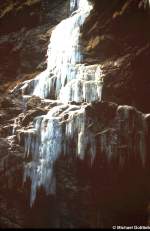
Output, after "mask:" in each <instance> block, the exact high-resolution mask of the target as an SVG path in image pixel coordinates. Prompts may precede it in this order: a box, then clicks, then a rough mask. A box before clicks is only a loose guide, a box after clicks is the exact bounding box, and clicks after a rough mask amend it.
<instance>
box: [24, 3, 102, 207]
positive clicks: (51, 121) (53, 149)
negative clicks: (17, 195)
mask: <svg viewBox="0 0 150 231" xmlns="http://www.w3.org/2000/svg"><path fill="white" fill-rule="evenodd" d="M92 8H93V7H92V5H91V4H90V3H89V1H88V0H70V17H69V18H67V19H65V20H63V21H62V22H61V23H60V24H58V25H57V26H56V27H55V29H54V30H53V32H52V35H51V39H50V43H49V46H48V52H47V55H48V60H47V69H46V70H45V71H44V72H42V73H41V74H40V75H38V76H37V77H36V78H35V79H33V80H31V81H27V82H25V83H24V85H23V86H22V87H21V89H22V92H23V93H24V92H25V91H26V92H28V95H30V96H32V95H35V96H39V97H40V98H43V99H49V100H50V101H55V102H56V106H54V107H51V109H49V112H48V113H47V115H45V116H39V117H36V118H34V121H33V126H32V128H30V129H28V130H26V131H25V135H24V136H25V153H26V157H28V156H29V155H30V156H31V157H32V158H29V160H30V161H29V162H28V163H27V164H26V166H25V175H24V181H26V179H27V177H29V178H30V179H31V202H30V203H31V206H32V204H33V203H34V201H35V198H36V192H37V189H38V188H39V187H41V186H42V187H44V188H45V191H46V192H47V193H48V194H49V193H55V175H54V172H53V165H54V163H55V161H56V159H57V158H58V157H59V156H60V155H61V154H64V155H67V154H68V155H70V154H72V153H74V154H75V155H77V156H79V158H81V159H83V158H84V156H85V153H86V152H87V150H88V154H90V155H91V157H92V158H94V156H95V139H94V136H93V135H92V134H90V133H89V132H88V129H87V128H88V126H89V121H88V119H87V117H86V113H85V108H86V106H87V104H88V103H90V102H92V101H95V100H100V99H101V88H102V82H101V77H102V73H101V69H100V66H99V65H97V64H95V65H90V66H86V65H84V64H81V62H82V54H81V52H80V28H81V27H82V25H83V23H84V21H85V19H86V18H87V17H88V16H89V14H90V12H91V10H92ZM31 85H32V87H31ZM31 89H32V90H31ZM24 94H25V93H24ZM58 102H59V103H58ZM69 102H72V104H71V103H69ZM73 102H78V103H80V104H79V105H73ZM72 141H73V142H72ZM92 158H91V159H92Z"/></svg>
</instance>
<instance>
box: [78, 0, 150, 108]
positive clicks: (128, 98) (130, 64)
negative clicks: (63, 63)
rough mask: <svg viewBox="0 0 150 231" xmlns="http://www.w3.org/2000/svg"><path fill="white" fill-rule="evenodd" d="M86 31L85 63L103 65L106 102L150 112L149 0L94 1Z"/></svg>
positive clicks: (84, 32) (84, 41)
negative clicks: (149, 99) (149, 97)
mask: <svg viewBox="0 0 150 231" xmlns="http://www.w3.org/2000/svg"><path fill="white" fill-rule="evenodd" d="M93 2H94V3H95V9H94V11H93V13H92V14H91V16H90V17H89V18H88V20H87V22H86V23H85V27H84V28H83V40H82V41H83V51H84V54H85V59H84V61H85V62H87V63H93V62H98V63H102V64H103V70H104V73H105V74H106V77H105V79H104V88H103V99H104V100H108V101H114V102H117V103H119V104H129V105H133V106H136V107H137V108H139V109H140V110H142V111H143V112H149V111H150V106H149V103H148V100H147V96H148V93H149V86H150V78H149V73H150V68H149V58H148V57H149V56H150V31H149V30H148V28H149V24H150V10H149V4H148V1H143V0H142V1H141V0H136V1H135V0H128V1H127V0H126V1H118V0H114V1H109V0H108V1H107V0H106V1H103V0H102V1H96V0H95V1H93Z"/></svg>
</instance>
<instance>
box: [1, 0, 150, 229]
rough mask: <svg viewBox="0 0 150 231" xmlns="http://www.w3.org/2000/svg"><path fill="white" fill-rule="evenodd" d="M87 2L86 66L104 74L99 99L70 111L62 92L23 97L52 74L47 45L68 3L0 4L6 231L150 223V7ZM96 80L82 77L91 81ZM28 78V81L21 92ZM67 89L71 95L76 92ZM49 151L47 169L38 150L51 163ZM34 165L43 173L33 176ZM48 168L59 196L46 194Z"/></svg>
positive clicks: (141, 2)
mask: <svg viewBox="0 0 150 231" xmlns="http://www.w3.org/2000/svg"><path fill="white" fill-rule="evenodd" d="M81 1H82V0H81ZM91 2H92V3H93V4H94V9H93V10H92V12H91V14H90V16H89V17H87V19H86V21H85V23H84V25H83V27H82V30H81V38H80V46H81V47H82V53H83V60H82V62H83V64H86V65H85V66H84V68H85V69H87V68H88V66H90V68H91V67H93V64H96V67H98V66H99V65H100V66H101V68H102V72H103V81H104V83H103V91H102V101H98V97H96V98H95V100H93V98H92V96H91V95H90V94H88V95H87V97H85V98H84V100H85V101H88V103H87V102H82V100H76V98H75V97H74V95H75V94H73V93H72V95H71V98H70V102H67V105H66V106H65V107H64V104H63V103H64V102H60V101H59V100H56V99H57V97H56V94H54V95H53V97H52V96H51V95H50V96H48V97H49V98H51V97H52V98H53V99H42V98H40V97H39V96H35V95H32V96H31V95H30V96H26V97H24V98H23V99H22V93H23V94H29V93H30V92H31V91H32V90H33V87H34V84H33V82H34V81H32V79H34V77H35V76H36V75H37V74H38V73H40V72H42V71H43V70H45V69H46V67H47V65H46V62H45V61H46V52H47V46H48V41H49V38H50V36H51V32H52V29H53V28H54V27H55V25H56V24H58V23H59V22H60V21H61V20H62V19H63V18H66V17H67V16H68V6H69V5H68V4H69V3H68V1H65V0H64V1H62V0H57V1H56V0H55V1H47V0H43V1H41V0H34V1H28V0H23V1H21V2H20V1H18V0H15V1H13V2H12V1H9V0H7V1H5V0H4V1H2V3H1V6H0V9H1V11H0V12H1V13H0V20H1V25H2V26H1V28H2V35H1V36H0V56H1V60H2V61H1V64H0V70H1V77H0V81H1V87H0V92H1V93H2V94H3V95H2V94H1V95H0V176H1V177H0V183H1V187H0V228H29V227H33V228H40V227H41V228H51V227H53V228H108V227H110V228H111V227H112V226H113V225H116V224H117V225H126V226H127V225H148V224H149V210H148V205H149V201H150V198H149V195H150V187H149V179H150V166H149V161H150V160H149V158H150V157H149V151H150V150H149V149H150V148H149V139H150V123H149V118H150V114H149V111H150V108H149V103H148V101H147V96H148V91H149V73H150V72H149V61H148V60H149V52H150V49H149V36H150V34H149V30H148V28H149V17H150V16H149V13H150V9H149V7H148V1H146V0H137V1H134V0H123V1H121V2H120V0H113V1H112V2H111V3H110V1H109V0H101V1H99V0H92V1H91ZM139 19H140V20H139ZM16 22H17V23H16ZM6 25H7V26H6ZM81 68H82V65H81ZM79 69H80V68H79ZM90 70H91V69H90ZM94 70H95V69H94ZM94 73H95V71H94ZM92 75H93V72H92V74H91V76H92ZM91 76H90V74H89V73H88V71H85V73H84V78H85V79H86V78H87V79H88V78H89V79H88V81H89V80H91V79H90V78H91ZM82 77H83V76H82ZM94 78H95V75H94ZM30 79H31V80H30ZM87 79H86V80H87ZM24 80H29V82H27V88H23V91H22V90H20V89H21V88H22V86H24V83H22V81H24ZM94 80H95V79H94ZM67 81H68V80H67ZM18 83H20V84H18ZM28 83H29V84H28ZM16 86H17V87H16ZM13 87H16V88H15V90H14V91H13V93H11V94H10V93H8V92H9V89H10V88H11V89H12V88H13ZM54 88H56V84H54ZM70 89H71V91H72V92H74V91H75V87H74V85H73V86H72V87H71V88H70ZM46 90H47V89H46ZM91 92H93V88H91ZM80 98H83V96H82V94H81V96H80ZM87 99H88V100H87ZM67 101H69V100H68V98H67ZM93 101H94V102H93ZM56 108H57V109H58V110H56ZM83 109H84V110H83ZM51 111H53V112H54V114H55V115H54V116H56V115H57V119H58V118H59V119H58V120H57V119H56V120H55V121H54V122H55V123H54V124H51V123H50V121H49V117H48V116H47V117H46V115H47V114H48V112H51ZM58 122H59V123H58ZM58 124H59V128H60V129H58ZM37 125H38V126H37ZM56 125H57V126H56ZM41 128H43V129H44V130H43V133H42V134H41V133H40V132H41ZM48 128H50V129H49V130H48ZM55 130H57V131H56V133H55V132H54V131H55ZM48 131H50V132H51V133H52V134H49V133H48ZM67 132H68V133H67ZM57 133H59V134H57ZM53 134H54V135H56V137H53ZM60 136H61V139H59V137H60ZM43 137H44V139H43ZM45 137H47V139H45ZM54 138H55V142H51V144H49V143H50V141H53V140H54ZM40 139H41V140H40ZM39 141H40V142H39ZM42 141H43V143H42ZM52 146H54V148H53V149H54V154H57V149H59V148H60V147H61V148H60V149H61V153H60V152H58V154H59V155H57V156H56V157H57V158H55V161H54V162H53V163H51V164H53V168H51V167H50V166H49V165H48V166H47V164H49V161H51V160H49V159H48V161H47V160H46V161H47V162H46V163H45V162H40V161H41V159H40V158H41V156H39V152H38V150H39V149H40V150H41V149H42V152H41V153H42V154H45V153H46V154H48V155H47V156H48V158H51V157H52V156H51V155H49V153H50V151H51V150H48V148H47V147H49V148H52ZM62 146H63V148H62ZM25 147H26V148H25ZM46 148H47V149H46ZM58 151H59V150H58ZM41 153H40V154H41ZM51 153H52V152H51ZM41 163H42V164H41ZM35 164H36V166H37V169H39V175H38V174H35V175H34V174H32V175H33V178H31V172H32V171H35V168H33V167H34V165H35ZM25 166H26V167H27V168H26V169H25ZM41 169H42V175H40V173H41V172H40V171H41ZM47 169H49V170H50V171H51V170H53V175H54V176H55V177H54V182H55V193H54V194H49V193H48V194H47V191H46V190H45V189H47V187H49V184H47V182H48V181H47V179H48V177H49V175H48V174H47V175H46V177H45V175H44V172H45V171H46V173H47ZM33 173H34V172H33ZM36 177H39V178H38V179H39V181H36V180H37V179H36ZM43 177H45V179H46V181H44V184H41V183H40V182H43ZM25 178H26V181H25ZM33 183H34V184H33ZM33 186H34V187H36V188H37V192H36V195H35V194H34V193H35V192H34V189H35V188H34V187H33ZM32 190H33V191H32ZM30 192H31V194H32V193H33V194H32V195H33V203H31V204H32V207H30V199H31V198H30ZM48 192H49V191H48Z"/></svg>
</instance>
